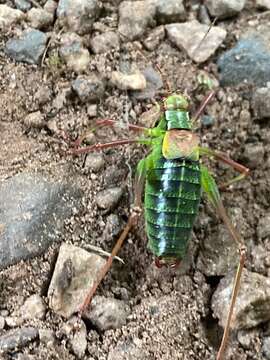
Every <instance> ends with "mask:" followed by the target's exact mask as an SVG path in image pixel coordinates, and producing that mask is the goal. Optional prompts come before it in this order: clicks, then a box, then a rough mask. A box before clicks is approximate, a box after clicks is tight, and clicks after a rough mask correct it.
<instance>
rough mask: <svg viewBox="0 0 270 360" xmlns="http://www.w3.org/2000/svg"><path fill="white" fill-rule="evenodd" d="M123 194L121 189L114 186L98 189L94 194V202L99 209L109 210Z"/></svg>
mask: <svg viewBox="0 0 270 360" xmlns="http://www.w3.org/2000/svg"><path fill="white" fill-rule="evenodd" d="M122 195H123V189H122V188H120V187H114V188H110V189H105V190H103V191H100V192H99V193H98V194H97V196H96V203H97V206H98V207H99V208H100V209H103V210H106V211H110V210H112V209H114V208H115V207H116V205H117V204H118V202H119V201H120V199H121V197H122Z"/></svg>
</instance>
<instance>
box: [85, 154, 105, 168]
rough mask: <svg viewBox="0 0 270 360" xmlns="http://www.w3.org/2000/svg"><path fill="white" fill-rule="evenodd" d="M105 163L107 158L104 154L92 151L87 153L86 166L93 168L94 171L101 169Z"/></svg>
mask: <svg viewBox="0 0 270 360" xmlns="http://www.w3.org/2000/svg"><path fill="white" fill-rule="evenodd" d="M104 165H105V160H104V157H103V155H102V154H98V153H96V154H94V153H90V154H88V155H87V157H86V160H85V164H84V167H85V168H86V169H90V170H93V171H94V172H98V171H100V170H101V169H102V168H103V166H104Z"/></svg>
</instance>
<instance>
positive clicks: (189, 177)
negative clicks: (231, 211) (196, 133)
mask: <svg viewBox="0 0 270 360" xmlns="http://www.w3.org/2000/svg"><path fill="white" fill-rule="evenodd" d="M200 198H201V173H200V164H199V162H198V161H192V160H187V159H176V160H167V159H165V158H163V157H161V158H160V159H158V160H156V161H155V163H154V165H153V167H151V169H148V170H147V174H146V185H145V199H144V208H145V220H146V232H147V236H148V240H149V242H148V247H149V248H150V250H151V251H152V252H153V254H154V255H155V256H156V257H161V258H164V259H166V258H168V259H170V260H171V259H176V260H179V259H181V258H183V256H184V255H185V253H186V249H187V242H188V240H189V238H190V235H191V231H192V228H193V224H194V221H195V218H196V215H197V213H198V207H199V203H200Z"/></svg>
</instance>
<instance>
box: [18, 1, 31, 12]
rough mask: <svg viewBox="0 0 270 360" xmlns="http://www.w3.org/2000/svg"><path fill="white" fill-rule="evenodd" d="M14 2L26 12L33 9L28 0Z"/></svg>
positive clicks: (19, 8)
mask: <svg viewBox="0 0 270 360" xmlns="http://www.w3.org/2000/svg"><path fill="white" fill-rule="evenodd" d="M14 4H15V6H16V8H17V9H18V10H21V11H23V12H26V11H28V10H30V9H31V6H32V5H31V3H30V2H29V1H27V0H15V1H14Z"/></svg>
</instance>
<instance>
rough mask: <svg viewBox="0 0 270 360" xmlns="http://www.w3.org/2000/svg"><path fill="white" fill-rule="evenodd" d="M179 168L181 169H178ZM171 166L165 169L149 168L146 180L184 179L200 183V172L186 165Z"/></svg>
mask: <svg viewBox="0 0 270 360" xmlns="http://www.w3.org/2000/svg"><path fill="white" fill-rule="evenodd" d="M180 169H181V170H180ZM180 169H179V167H173V168H165V169H150V170H149V171H148V172H147V179H148V181H151V180H161V181H162V180H165V179H168V180H176V181H177V180H178V181H186V182H189V183H192V184H200V183H201V177H200V172H199V171H197V170H193V169H189V168H188V167H186V166H183V167H180ZM179 177H180V178H179Z"/></svg>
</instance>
